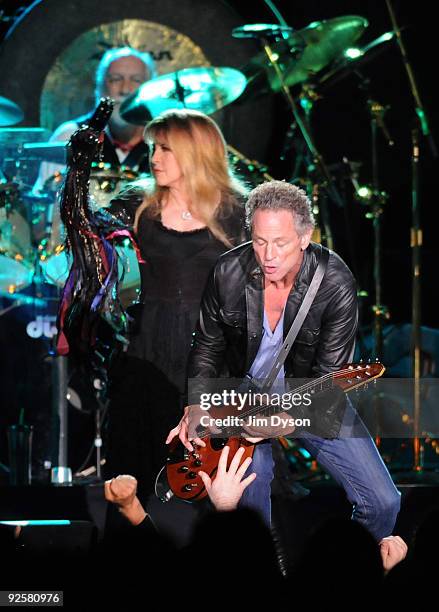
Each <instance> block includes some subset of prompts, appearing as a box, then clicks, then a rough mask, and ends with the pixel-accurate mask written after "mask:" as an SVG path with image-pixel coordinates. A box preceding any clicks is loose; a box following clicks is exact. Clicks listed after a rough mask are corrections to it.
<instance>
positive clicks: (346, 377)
mask: <svg viewBox="0 0 439 612" xmlns="http://www.w3.org/2000/svg"><path fill="white" fill-rule="evenodd" d="M385 371H386V368H385V367H384V366H383V364H382V363H379V362H374V363H348V364H347V365H345V366H344V367H343V368H342V369H341V370H339V371H338V372H334V373H333V375H332V376H333V379H334V383H335V384H336V385H337V386H338V387H341V389H343V391H346V392H348V391H351V390H352V389H357V388H358V387H360V386H362V385H366V384H367V383H369V382H370V381H371V380H375V379H376V378H379V377H380V376H382V375H383V374H384V372H385Z"/></svg>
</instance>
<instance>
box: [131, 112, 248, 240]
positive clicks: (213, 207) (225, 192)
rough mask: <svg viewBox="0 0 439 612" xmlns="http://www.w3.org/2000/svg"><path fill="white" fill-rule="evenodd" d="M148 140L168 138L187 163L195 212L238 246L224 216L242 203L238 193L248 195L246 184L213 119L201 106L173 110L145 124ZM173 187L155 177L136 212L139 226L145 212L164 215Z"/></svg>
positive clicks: (191, 205) (219, 235) (188, 187)
mask: <svg viewBox="0 0 439 612" xmlns="http://www.w3.org/2000/svg"><path fill="white" fill-rule="evenodd" d="M144 137H145V141H146V142H147V143H148V144H151V143H152V142H154V141H155V140H156V139H157V138H164V140H165V141H167V143H168V145H169V147H170V149H171V151H172V152H173V154H174V155H175V158H176V160H177V162H178V164H179V166H180V168H181V172H182V175H183V179H184V181H185V186H186V190H187V193H188V195H189V199H190V203H189V210H190V212H191V213H192V214H193V215H194V216H195V217H196V218H197V219H199V220H200V221H202V222H203V223H204V224H205V225H206V226H207V227H208V229H209V230H210V231H211V232H212V234H213V235H214V236H215V237H216V238H217V239H218V240H220V241H221V242H223V243H224V244H225V245H226V246H228V247H230V246H232V245H231V243H230V241H229V240H228V238H227V236H226V234H225V232H224V230H223V229H222V227H221V225H220V223H219V218H220V217H221V216H228V215H229V214H230V213H232V212H233V208H234V207H235V206H237V205H238V202H237V196H238V197H239V196H243V197H244V196H245V195H246V194H247V189H246V187H245V186H244V185H243V184H242V183H241V182H239V181H238V180H237V179H236V178H235V177H234V176H233V173H232V170H231V168H230V167H229V163H228V159H227V146H226V143H225V140H224V137H223V135H222V133H221V131H220V129H219V127H218V126H217V124H216V123H215V121H213V119H211V118H210V117H208V116H207V115H204V114H203V113H200V112H198V111H195V110H189V109H184V110H168V111H165V112H163V113H161V114H160V115H159V116H158V117H156V118H155V119H153V120H152V121H150V122H149V123H148V125H147V126H146V128H145V134H144ZM168 191H169V188H168V187H160V186H159V185H157V183H156V182H155V181H152V182H151V185H150V187H149V188H148V189H147V190H146V191H145V195H144V199H143V203H142V204H141V205H140V206H139V208H138V209H137V211H136V216H135V221H134V229H135V231H137V228H138V224H139V219H140V216H141V215H142V214H147V215H148V216H149V217H150V218H157V217H159V216H160V213H161V208H162V202H163V198H164V197H165V196H166V194H167V192H168Z"/></svg>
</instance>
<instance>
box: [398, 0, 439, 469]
mask: <svg viewBox="0 0 439 612" xmlns="http://www.w3.org/2000/svg"><path fill="white" fill-rule="evenodd" d="M386 5H387V10H388V12H389V16H390V20H391V22H392V28H393V30H394V32H395V35H396V41H397V44H398V47H399V50H400V52H401V56H402V61H403V64H404V68H405V70H406V72H407V77H408V81H409V85H410V91H411V94H412V97H413V102H414V110H415V127H414V128H413V130H412V157H411V159H412V228H411V238H410V247H411V249H412V366H413V378H414V387H413V429H414V431H413V468H412V469H413V471H414V472H417V473H421V472H422V471H423V469H424V466H423V448H422V445H421V439H420V434H421V431H420V426H421V388H420V379H421V348H422V347H421V345H422V338H421V249H422V227H421V211H420V208H421V205H420V200H419V159H420V146H421V142H420V133H421V132H422V135H423V136H424V138H425V139H426V140H427V142H428V145H429V148H430V152H431V154H432V156H433V157H434V158H435V159H437V156H438V153H437V148H436V143H435V141H434V138H433V135H432V133H431V131H430V126H429V121H428V117H427V113H426V111H425V109H424V106H423V104H422V100H421V97H420V95H419V90H418V87H417V84H416V79H415V75H414V72H413V69H412V66H411V64H410V61H409V58H408V54H407V51H406V48H405V45H404V42H403V40H402V36H401V30H400V28H399V26H398V23H397V21H396V16H395V12H394V10H393V6H392V2H391V0H386Z"/></svg>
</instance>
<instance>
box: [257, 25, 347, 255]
mask: <svg viewBox="0 0 439 612" xmlns="http://www.w3.org/2000/svg"><path fill="white" fill-rule="evenodd" d="M261 44H262V46H263V49H264V51H265V53H266V55H267V58H268V61H269V62H270V64H271V66H272V67H273V69H274V71H275V73H276V76H277V78H278V79H279V83H280V85H281V91H282V93H283V95H284V97H285V99H286V101H287V103H288V105H289V107H290V108H291V111H292V113H293V116H294V120H295V122H296V124H297V126H298V128H299V130H300V132H301V133H302V136H303V138H304V140H305V143H306V145H307V147H308V149H309V151H310V153H311V156H312V158H313V161H314V164H315V165H316V167H317V169H318V170H319V173H320V176H321V179H322V186H323V187H324V188H325V191H326V193H327V194H328V195H329V196H330V197H331V199H332V200H333V201H334V202H335V203H336V204H337V205H338V206H340V207H342V206H343V200H342V199H341V197H340V194H339V193H338V190H337V188H336V187H335V185H334V182H333V179H332V177H331V175H330V173H329V170H328V168H327V166H326V164H325V162H324V160H323V157H322V155H321V154H320V152H319V151H318V149H317V147H316V145H315V143H314V140H313V138H312V136H311V134H310V131H309V129H308V127H307V125H306V119H303V118H302V116H301V113H300V112H299V109H298V106H297V104H296V102H295V100H294V98H293V96H292V95H291V92H290V89H289V87H288V85H287V84H286V83H285V79H284V78H283V74H282V70H281V68H280V66H279V63H278V60H277V56H276V54H274V53H273V50H272V48H271V46H270V42H269V39H268V38H267V36H266V34H264V35H263V36H261ZM320 209H321V212H322V218H323V219H328V218H329V213H328V209H327V203H326V199H325V198H324V197H323V198H321V199H320ZM327 243H328V247H329V248H333V246H332V238H331V237H330V236H329V237H328V241H327Z"/></svg>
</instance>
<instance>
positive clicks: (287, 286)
mask: <svg viewBox="0 0 439 612" xmlns="http://www.w3.org/2000/svg"><path fill="white" fill-rule="evenodd" d="M246 215H247V223H248V227H249V229H250V230H251V236H252V241H251V242H249V243H246V244H243V245H241V246H239V247H237V248H235V249H232V250H231V251H228V252H227V253H225V254H223V255H222V256H221V257H220V258H219V260H218V262H217V264H216V266H215V268H214V270H213V271H212V274H211V276H210V279H209V281H208V284H207V286H206V289H205V292H204V296H203V300H202V304H201V310H200V318H199V322H198V325H197V329H196V333H195V339H194V343H193V347H192V351H191V354H190V358H189V367H188V377H189V379H194V378H204V379H208V378H220V377H221V374H222V373H223V371H224V366H226V367H227V370H228V375H229V376H231V377H235V378H243V377H244V376H245V375H246V374H249V375H251V376H252V377H254V378H257V379H264V377H266V376H267V374H268V372H270V371H271V367H272V364H273V361H274V357H275V355H277V354H278V353H279V350H280V348H281V346H282V344H283V341H284V337H285V336H286V334H287V333H288V330H289V329H290V326H291V325H292V323H293V321H294V319H295V316H296V314H297V312H298V310H299V308H300V305H301V303H302V301H303V300H304V297H305V295H306V293H307V290H308V288H309V286H310V284H311V282H312V279H313V277H314V274H315V272H316V269H317V268H318V264H319V260H320V258H322V256H324V255H326V254H327V255H328V259H327V266H326V270H325V272H324V276H323V279H322V281H321V284H320V286H319V288H318V291H317V294H316V295H315V298H314V300H313V301H312V304H311V307H310V309H309V311H308V313H307V315H306V317H305V320H304V322H303V324H302V326H301V328H300V332H299V333H298V336H297V338H296V340H295V342H294V344H293V346H292V347H291V350H290V351H289V353H288V355H287V358H286V360H285V362H284V364H283V366H282V368H281V369H280V371H279V374H278V377H277V382H282V380H283V379H288V378H316V377H321V376H323V375H325V374H329V373H331V372H335V371H337V370H340V369H341V368H342V367H343V366H344V365H345V364H346V363H348V362H350V361H351V359H352V355H353V352H354V345H355V334H356V329H357V296H356V284H355V280H354V278H353V276H352V274H351V272H350V270H349V268H348V267H347V266H346V264H345V263H344V262H343V261H342V260H341V259H340V257H338V256H337V255H336V254H335V253H334V252H332V251H329V252H328V250H327V249H326V248H325V247H321V246H320V245H318V244H315V243H312V242H311V234H312V231H313V227H314V219H313V216H312V212H311V205H310V201H309V199H308V198H307V196H306V194H305V193H304V192H303V191H302V190H300V189H298V188H297V187H296V186H293V185H290V184H288V183H285V182H281V181H272V182H270V183H265V184H263V185H260V186H258V187H257V188H256V189H254V190H253V191H252V192H251V193H250V196H249V199H248V202H247V205H246ZM323 258H324V259H325V257H323ZM328 410H329V409H328ZM190 414H191V407H190V406H188V407H186V409H185V412H184V415H183V418H182V419H181V421H180V423H179V424H178V425H177V427H175V428H174V429H173V430H171V432H170V433H169V436H168V438H167V440H166V442H167V443H170V442H171V440H173V439H174V438H175V437H176V436H178V437H179V438H180V440H181V442H182V443H183V444H184V446H185V447H186V448H187V449H188V450H189V451H193V445H192V443H191V442H190V440H189V437H188V424H189V417H190ZM325 416H326V415H325V414H322V420H323V421H325ZM334 418H335V419H337V416H335V417H334ZM334 418H333V420H332V425H331V427H330V429H331V431H333V430H334V427H333V426H334V425H336V427H335V429H336V430H337V431H338V434H337V435H336V436H334V434H333V433H329V432H328V434H325V432H323V433H322V434H321V435H316V434H315V433H311V432H307V431H304V433H303V436H302V434H300V436H301V437H300V444H301V445H302V446H303V447H304V448H306V449H307V450H308V451H309V452H310V453H311V455H313V456H314V457H315V458H316V459H317V460H318V462H319V463H320V465H321V466H322V467H323V468H324V469H325V470H326V471H327V472H328V473H329V474H330V475H331V476H332V477H333V478H334V480H335V481H336V482H337V483H339V484H340V485H341V486H342V487H343V488H344V490H345V492H346V495H347V497H348V499H349V501H350V503H351V504H352V505H353V518H354V519H355V520H357V521H358V522H359V523H361V524H362V525H364V526H365V527H366V528H367V529H368V530H369V531H370V532H371V533H372V535H373V536H374V537H375V538H376V540H377V541H378V542H380V541H381V540H382V539H383V538H385V537H386V536H389V534H391V532H392V529H393V527H394V525H395V521H396V517H397V514H398V512H399V507H400V494H399V492H398V491H397V489H396V487H395V486H394V484H393V482H392V480H391V477H390V475H389V473H388V471H387V468H386V467H385V465H384V463H383V461H382V459H381V457H380V455H379V453H378V450H377V448H376V446H375V444H374V442H373V440H372V438H371V437H370V435H369V433H368V432H367V430H366V428H365V427H364V425H363V423H362V422H361V420H360V419H359V417H358V415H357V414H356V412H355V410H354V408H353V406H352V405H351V403H350V402H349V400H347V401H346V408H345V410H344V411H343V413H342V416H341V417H340V422H338V423H337V422H336V423H334ZM245 429H246V431H247V433H248V435H250V436H256V437H255V438H251V439H250V441H253V442H255V443H257V444H256V447H255V450H254V454H253V462H252V467H251V470H252V471H253V472H255V473H256V474H257V477H256V479H255V480H254V482H252V483H251V484H250V485H249V486H248V487H247V488H246V489H245V491H244V493H243V496H242V498H241V501H240V505H241V506H247V507H251V508H254V509H255V510H257V511H259V512H260V513H261V514H262V516H263V517H264V519H265V521H266V522H267V523H268V524H269V523H270V515H271V505H270V485H271V480H272V478H273V459H272V450H271V444H270V443H269V440H266V439H264V440H261V439H260V432H259V430H258V428H249V427H246V428H245ZM285 433H286V432H285V430H284V429H282V428H280V429H279V430H277V431H276V430H275V429H273V430H271V431H270V435H271V436H273V437H275V436H276V435H284V434H285ZM193 443H194V444H196V445H198V446H204V442H203V440H201V439H199V438H195V439H193Z"/></svg>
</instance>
